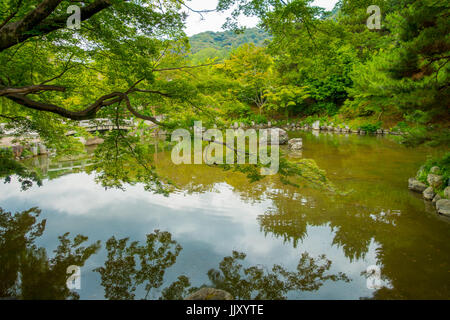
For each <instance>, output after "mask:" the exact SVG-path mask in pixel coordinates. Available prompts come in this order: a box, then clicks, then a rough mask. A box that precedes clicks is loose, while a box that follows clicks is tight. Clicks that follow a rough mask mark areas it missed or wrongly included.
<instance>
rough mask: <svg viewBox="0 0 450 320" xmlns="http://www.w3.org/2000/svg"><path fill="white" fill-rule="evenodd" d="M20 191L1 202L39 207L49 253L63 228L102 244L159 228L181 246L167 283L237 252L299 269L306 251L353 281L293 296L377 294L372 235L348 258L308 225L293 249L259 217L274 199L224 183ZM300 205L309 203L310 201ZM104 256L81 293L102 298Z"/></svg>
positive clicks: (71, 178)
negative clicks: (163, 188)
mask: <svg viewBox="0 0 450 320" xmlns="http://www.w3.org/2000/svg"><path fill="white" fill-rule="evenodd" d="M18 190H19V185H18V184H17V183H11V184H7V185H1V186H0V203H1V206H2V207H3V208H4V209H6V210H9V211H19V210H25V209H28V208H30V207H35V206H37V207H39V208H40V209H41V210H42V215H41V218H46V219H47V227H46V231H45V233H44V235H43V236H42V237H41V238H40V239H39V240H38V242H37V244H38V245H42V246H44V247H46V248H48V251H49V255H51V253H50V251H51V250H53V249H55V248H56V244H57V236H58V235H61V234H63V233H65V232H70V233H71V234H72V235H74V234H83V235H86V236H88V237H89V239H90V241H92V242H93V241H94V240H102V244H103V245H104V244H105V241H106V240H107V239H108V238H110V237H111V236H112V235H114V236H116V238H125V237H130V238H131V239H132V240H144V239H145V235H146V234H148V233H151V232H152V231H153V230H155V229H159V230H162V231H169V232H171V233H172V235H173V238H174V239H175V240H176V241H178V242H179V243H180V244H181V245H182V246H183V251H182V252H181V254H180V256H179V257H178V259H177V263H176V264H175V265H174V266H173V267H172V268H170V269H169V270H168V272H167V275H166V283H165V285H164V286H163V287H165V286H166V285H168V284H169V283H171V282H172V281H174V280H175V279H176V277H177V276H179V275H181V274H184V275H186V276H188V277H189V278H190V279H191V283H192V284H193V285H201V284H203V283H205V282H207V280H208V279H207V275H206V274H207V271H208V270H209V269H211V268H217V267H218V264H219V262H220V261H221V260H222V258H223V257H224V256H228V255H230V254H231V252H232V250H237V251H241V252H245V253H246V254H247V259H246V260H245V263H247V264H251V265H265V266H268V267H269V268H270V267H271V266H272V265H273V264H280V265H282V266H284V267H286V268H287V269H288V270H295V268H296V266H297V263H298V260H299V258H300V255H301V253H302V252H305V251H306V252H308V253H309V254H310V255H311V256H313V257H317V256H318V255H320V254H325V255H326V256H327V258H328V259H330V260H331V261H332V262H333V264H332V267H331V269H330V271H329V273H337V272H344V273H346V274H347V275H348V276H349V277H350V278H351V279H352V280H353V281H352V282H350V283H344V282H332V281H328V282H327V283H326V284H325V285H324V286H323V287H321V289H320V290H319V291H316V292H305V293H300V294H292V295H290V296H289V297H290V298H302V299H309V298H314V299H317V298H320V299H358V298H360V297H368V296H371V295H372V293H373V291H371V290H368V289H367V288H366V279H365V277H363V276H361V272H362V271H364V270H366V268H367V267H368V266H369V265H373V264H376V258H375V252H376V249H377V247H378V245H377V244H376V243H374V241H372V243H371V244H370V246H369V251H368V252H367V254H366V256H365V259H359V260H354V261H353V262H350V261H349V259H347V258H346V257H345V255H344V253H343V251H342V249H341V248H338V247H337V246H333V245H332V241H333V237H334V231H332V230H331V228H330V227H329V226H328V225H322V226H319V227H317V226H314V227H311V226H309V227H308V228H307V236H306V237H305V239H304V241H303V243H300V244H299V246H298V248H293V246H292V244H291V243H283V239H282V238H281V237H280V238H276V237H274V236H273V234H271V233H268V234H267V235H266V236H265V235H264V233H263V232H261V230H260V226H259V225H258V222H257V216H258V215H261V214H263V213H264V212H266V210H267V208H269V207H270V206H271V201H270V200H263V201H261V202H257V203H254V204H250V203H246V202H244V201H242V200H241V199H240V197H239V195H238V194H236V193H233V191H232V190H231V188H230V187H229V186H228V185H227V184H217V185H215V192H206V193H202V194H192V195H185V194H182V193H177V194H171V195H170V196H169V197H164V196H161V195H154V194H152V193H149V192H146V191H144V190H143V188H142V187H140V186H134V187H128V188H127V192H123V191H120V190H108V191H105V190H104V188H102V187H101V186H100V185H98V184H96V183H95V182H94V180H93V176H89V175H87V174H85V173H81V174H72V175H67V176H63V177H61V178H58V179H55V180H51V181H44V186H43V187H41V188H37V187H33V188H32V189H30V190H29V191H26V192H19V191H18ZM302 204H303V205H306V201H302ZM104 258H105V252H104V251H103V250H102V251H101V252H100V253H99V254H97V255H95V256H93V257H91V258H90V260H88V262H87V264H86V266H85V267H83V269H82V290H81V291H80V292H79V293H80V295H81V298H82V299H91V298H94V299H100V298H103V289H102V288H101V287H100V285H99V276H98V274H96V273H92V272H90V270H92V269H93V268H95V267H98V266H100V265H102V264H103V259H104ZM136 296H137V297H138V298H139V297H140V296H141V295H140V294H139V293H138V294H137V295H136Z"/></svg>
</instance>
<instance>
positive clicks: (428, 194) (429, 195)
mask: <svg viewBox="0 0 450 320" xmlns="http://www.w3.org/2000/svg"><path fill="white" fill-rule="evenodd" d="M435 195H436V193H435V192H434V190H433V187H428V188H426V189H425V190H424V191H423V198H424V199H425V200H428V201H431V200H433V198H434V196H435Z"/></svg>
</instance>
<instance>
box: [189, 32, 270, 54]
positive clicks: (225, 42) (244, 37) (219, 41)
mask: <svg viewBox="0 0 450 320" xmlns="http://www.w3.org/2000/svg"><path fill="white" fill-rule="evenodd" d="M269 39H270V36H269V34H268V33H267V32H265V31H264V30H261V29H258V28H250V29H246V30H245V31H244V32H243V33H241V34H236V33H234V32H233V31H223V32H212V31H206V32H202V33H199V34H196V35H194V36H192V37H190V38H189V42H190V44H191V51H192V53H193V54H195V53H197V52H199V51H201V50H203V49H211V48H212V49H215V50H217V51H222V52H223V51H231V50H233V49H234V48H237V47H239V46H240V45H242V44H244V43H253V44H255V45H256V46H262V45H263V44H264V41H265V40H269Z"/></svg>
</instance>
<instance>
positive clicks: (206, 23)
mask: <svg viewBox="0 0 450 320" xmlns="http://www.w3.org/2000/svg"><path fill="white" fill-rule="evenodd" d="M217 2H218V0H191V1H189V2H188V5H189V7H191V8H192V9H194V10H212V9H215V7H216V5H217ZM337 2H338V0H315V1H314V2H313V5H315V6H319V7H323V8H325V9H327V10H332V9H333V8H334V6H335V5H336V3H337ZM202 15H203V19H202V16H200V15H199V14H198V13H195V12H190V13H189V17H188V19H187V21H186V34H187V35H188V36H192V35H194V34H197V33H200V32H205V31H214V32H217V31H223V30H222V25H223V24H224V23H225V21H226V19H227V17H229V16H230V12H225V13H217V12H211V13H203V14H202ZM239 21H240V23H241V25H243V26H246V27H249V28H252V27H255V26H256V25H257V24H258V19H257V18H255V17H245V16H241V17H240V18H239Z"/></svg>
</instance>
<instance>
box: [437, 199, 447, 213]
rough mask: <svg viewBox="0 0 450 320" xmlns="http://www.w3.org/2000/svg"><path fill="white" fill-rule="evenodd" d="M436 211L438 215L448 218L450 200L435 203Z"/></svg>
mask: <svg viewBox="0 0 450 320" xmlns="http://www.w3.org/2000/svg"><path fill="white" fill-rule="evenodd" d="M436 210H437V212H438V213H439V214H442V215H444V216H447V217H450V200H448V199H441V200H439V201H438V202H436Z"/></svg>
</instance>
